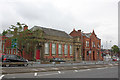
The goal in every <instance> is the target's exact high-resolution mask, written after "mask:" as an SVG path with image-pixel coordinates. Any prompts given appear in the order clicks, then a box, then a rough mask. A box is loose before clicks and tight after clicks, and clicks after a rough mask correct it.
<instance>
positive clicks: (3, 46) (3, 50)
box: [3, 44, 4, 52]
mask: <svg viewBox="0 0 120 80" xmlns="http://www.w3.org/2000/svg"><path fill="white" fill-rule="evenodd" d="M3 52H4V44H3Z"/></svg>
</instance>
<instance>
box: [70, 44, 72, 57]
mask: <svg viewBox="0 0 120 80" xmlns="http://www.w3.org/2000/svg"><path fill="white" fill-rule="evenodd" d="M71 54H72V45H70V55H71Z"/></svg>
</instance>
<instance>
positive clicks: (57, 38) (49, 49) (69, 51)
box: [2, 26, 81, 61]
mask: <svg viewBox="0 0 120 80" xmlns="http://www.w3.org/2000/svg"><path fill="white" fill-rule="evenodd" d="M25 30H28V27H27V26H24V29H23V31H25ZM29 31H30V32H31V37H29V39H30V40H29V41H28V42H26V43H25V44H24V50H23V57H24V58H26V59H28V60H34V59H35V60H47V59H51V58H62V59H65V60H78V61H79V60H81V42H80V39H79V37H78V38H73V37H72V36H70V35H69V34H67V33H66V32H64V31H60V30H55V29H50V28H43V27H40V26H34V27H32V28H31V29H29ZM29 31H28V33H29ZM2 39H3V42H2V52H3V53H6V54H16V55H20V52H18V50H17V49H16V48H11V47H10V46H11V40H9V39H8V38H7V37H6V36H4V37H3V38H2ZM25 40H26V39H25ZM21 44H22V42H21ZM20 48H21V47H20Z"/></svg>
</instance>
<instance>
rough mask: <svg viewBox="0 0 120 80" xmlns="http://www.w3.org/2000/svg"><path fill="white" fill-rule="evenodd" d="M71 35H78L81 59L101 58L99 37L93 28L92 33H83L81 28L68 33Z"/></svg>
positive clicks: (93, 59)
mask: <svg viewBox="0 0 120 80" xmlns="http://www.w3.org/2000/svg"><path fill="white" fill-rule="evenodd" d="M70 35H71V36H72V37H79V38H80V40H81V45H82V47H81V51H82V60H85V61H97V60H103V59H102V55H101V39H99V38H98V37H97V35H96V34H95V32H94V30H93V32H92V33H83V32H81V30H78V31H76V30H75V29H73V31H72V32H71V33H70Z"/></svg>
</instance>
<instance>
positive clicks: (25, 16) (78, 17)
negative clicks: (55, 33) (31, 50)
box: [0, 0, 119, 49]
mask: <svg viewBox="0 0 120 80" xmlns="http://www.w3.org/2000/svg"><path fill="white" fill-rule="evenodd" d="M118 2H119V0H0V33H2V31H3V30H6V29H8V28H9V27H10V26H11V25H16V23H17V22H21V23H25V24H27V25H28V26H29V29H30V28H32V27H33V26H35V25H37V26H42V27H46V28H53V29H57V30H62V31H65V32H66V33H68V34H69V33H70V32H71V31H72V30H73V29H74V28H75V29H76V30H79V29H80V30H82V31H83V32H84V33H89V32H92V31H93V30H94V31H95V33H96V35H97V37H98V38H100V39H101V45H103V48H106V49H107V48H110V47H111V46H112V45H118Z"/></svg>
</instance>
